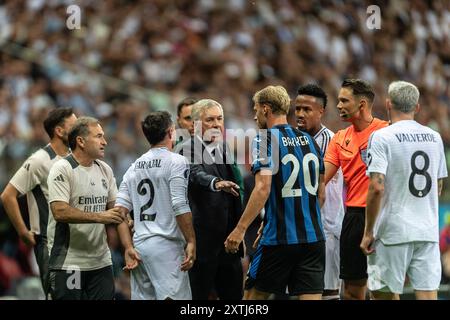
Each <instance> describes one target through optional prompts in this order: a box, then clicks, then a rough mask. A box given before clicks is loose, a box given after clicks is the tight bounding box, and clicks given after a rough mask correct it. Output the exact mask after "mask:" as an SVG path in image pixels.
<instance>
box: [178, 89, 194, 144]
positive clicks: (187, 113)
mask: <svg viewBox="0 0 450 320" xmlns="http://www.w3.org/2000/svg"><path fill="white" fill-rule="evenodd" d="M197 101H198V100H197V99H196V98H192V97H187V98H184V99H183V100H181V101H180V102H179V103H178V105H177V124H178V128H179V129H181V130H182V131H180V132H178V138H177V141H176V143H177V144H178V143H180V142H182V141H184V140H188V139H189V138H190V137H191V136H193V135H194V121H193V120H192V116H191V113H192V106H193V105H194V104H195V103H196V102H197ZM186 130H187V131H188V132H187V133H188V134H187V133H186Z"/></svg>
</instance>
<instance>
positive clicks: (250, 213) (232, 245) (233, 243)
mask: <svg viewBox="0 0 450 320" xmlns="http://www.w3.org/2000/svg"><path fill="white" fill-rule="evenodd" d="M264 173H265V174H264ZM271 185H272V172H271V171H269V170H261V171H259V172H258V173H256V175H255V188H254V189H253V191H252V194H251V195H250V199H249V200H248V203H247V207H246V208H245V210H244V213H243V214H242V216H241V218H240V219H239V222H238V224H237V226H236V228H234V230H233V231H232V232H231V233H230V235H229V236H228V238H227V239H226V240H225V243H224V244H225V250H226V252H231V253H234V252H236V251H237V250H238V248H239V245H240V243H241V242H242V241H243V240H244V235H245V232H246V231H247V228H248V226H249V225H250V224H251V223H252V222H253V220H255V218H256V216H257V215H258V214H259V212H261V209H262V208H263V207H264V205H265V204H266V201H267V199H268V198H269V194H270V186H271Z"/></svg>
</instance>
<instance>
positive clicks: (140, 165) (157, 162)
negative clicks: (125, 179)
mask: <svg viewBox="0 0 450 320" xmlns="http://www.w3.org/2000/svg"><path fill="white" fill-rule="evenodd" d="M134 168H135V169H151V168H161V159H152V160H151V161H138V162H136V163H135V165H134Z"/></svg>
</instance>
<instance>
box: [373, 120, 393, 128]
mask: <svg viewBox="0 0 450 320" xmlns="http://www.w3.org/2000/svg"><path fill="white" fill-rule="evenodd" d="M388 126H389V122H387V121H386V120H381V119H378V118H373V129H374V130H378V129H382V128H386V127H388Z"/></svg>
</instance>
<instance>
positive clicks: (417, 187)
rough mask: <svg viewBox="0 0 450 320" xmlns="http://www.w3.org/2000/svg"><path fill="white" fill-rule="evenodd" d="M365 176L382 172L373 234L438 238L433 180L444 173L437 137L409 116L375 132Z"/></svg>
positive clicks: (389, 238)
mask: <svg viewBox="0 0 450 320" xmlns="http://www.w3.org/2000/svg"><path fill="white" fill-rule="evenodd" d="M368 161H369V164H368V170H367V171H368V175H370V173H374V172H376V173H382V174H384V175H385V177H386V178H385V189H384V196H383V199H382V203H381V212H380V213H379V217H378V219H377V223H376V224H375V229H374V232H375V238H376V239H381V241H382V242H383V243H384V244H399V243H406V242H412V241H431V242H438V241H439V221H438V220H439V216H438V205H439V202H438V179H440V178H445V177H447V167H446V161H445V154H444V146H443V143H442V139H441V136H440V135H439V133H437V132H435V131H434V130H432V129H430V128H428V127H425V126H422V125H420V124H419V123H417V122H416V121H414V120H403V121H398V122H395V123H394V124H392V125H391V126H389V127H386V128H383V129H380V130H378V131H375V132H374V133H373V134H372V136H371V138H370V140H369V146H368Z"/></svg>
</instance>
